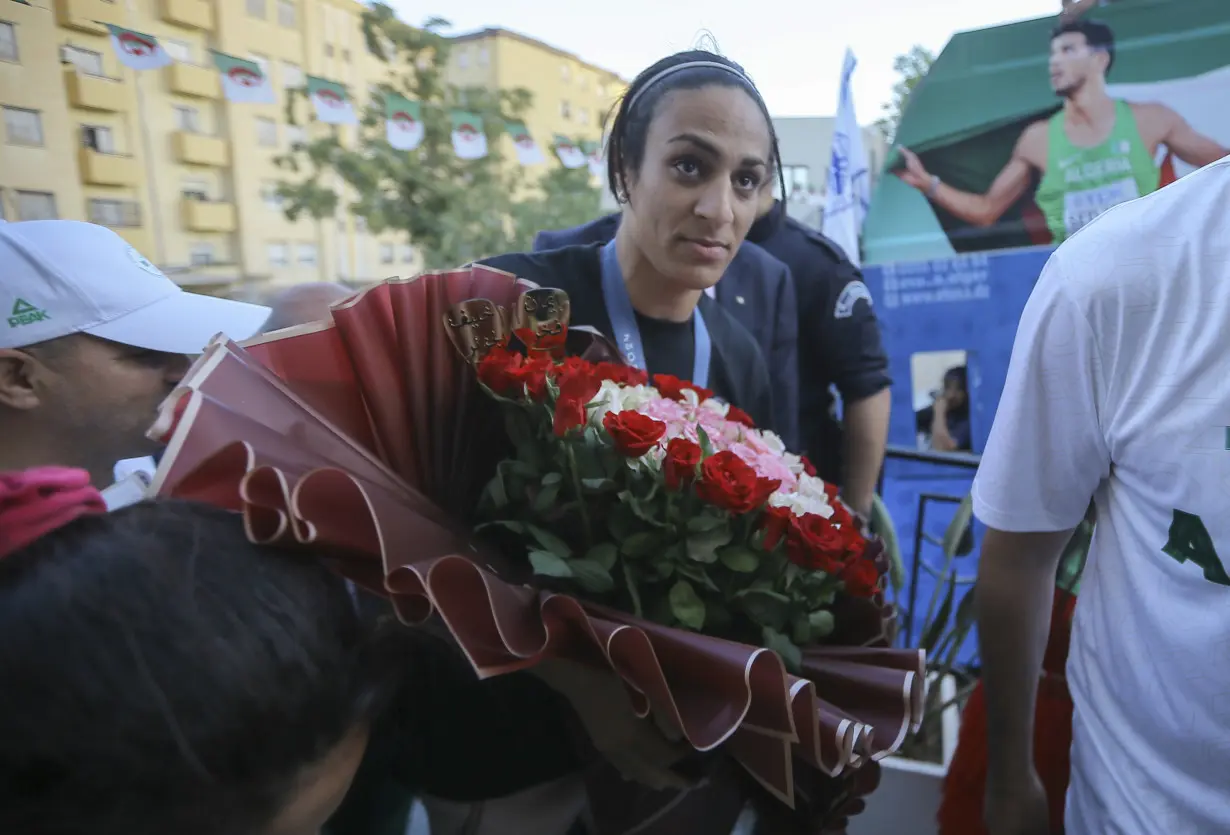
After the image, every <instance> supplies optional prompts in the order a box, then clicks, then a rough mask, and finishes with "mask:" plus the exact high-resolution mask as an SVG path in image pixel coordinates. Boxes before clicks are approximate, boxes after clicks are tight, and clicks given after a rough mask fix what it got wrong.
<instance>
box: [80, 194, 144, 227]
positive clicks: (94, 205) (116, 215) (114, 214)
mask: <svg viewBox="0 0 1230 835" xmlns="http://www.w3.org/2000/svg"><path fill="white" fill-rule="evenodd" d="M89 214H90V223H97V224H98V225H100V226H117V227H119V226H140V225H141V204H140V203H138V202H137V201H135V200H91V201H90V203H89Z"/></svg>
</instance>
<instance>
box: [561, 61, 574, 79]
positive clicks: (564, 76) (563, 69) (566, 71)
mask: <svg viewBox="0 0 1230 835" xmlns="http://www.w3.org/2000/svg"><path fill="white" fill-rule="evenodd" d="M571 75H572V73H571V72H570V71H569V69H568V65H567V64H560V65H559V77H560V78H562V79H564V80H565V81H567V80H568V79H569V77H570V76H571Z"/></svg>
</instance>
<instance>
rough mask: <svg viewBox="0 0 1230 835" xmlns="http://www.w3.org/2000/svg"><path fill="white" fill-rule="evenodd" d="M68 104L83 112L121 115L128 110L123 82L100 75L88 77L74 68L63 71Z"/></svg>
mask: <svg viewBox="0 0 1230 835" xmlns="http://www.w3.org/2000/svg"><path fill="white" fill-rule="evenodd" d="M64 87H65V89H66V91H67V92H68V103H69V104H70V105H71V106H73V107H79V108H81V109H83V110H102V111H104V112H106V113H121V112H123V111H125V110H127V109H128V90H127V89H125V87H124V82H122V81H119V80H118V79H115V78H104V77H103V76H101V75H90V74H89V73H84V72H81V71H80V70H78V69H76V68H75V67H66V68H65V69H64Z"/></svg>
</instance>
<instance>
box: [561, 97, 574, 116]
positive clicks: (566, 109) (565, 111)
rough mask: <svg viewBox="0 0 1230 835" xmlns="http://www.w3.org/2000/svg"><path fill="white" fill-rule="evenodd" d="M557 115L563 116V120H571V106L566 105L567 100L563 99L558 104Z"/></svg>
mask: <svg viewBox="0 0 1230 835" xmlns="http://www.w3.org/2000/svg"><path fill="white" fill-rule="evenodd" d="M559 115H561V116H563V117H564V118H565V119H571V118H572V105H570V104H569V103H568V100H567V99H564V100H563V101H561V102H560V103H559Z"/></svg>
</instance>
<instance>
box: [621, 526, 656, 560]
mask: <svg viewBox="0 0 1230 835" xmlns="http://www.w3.org/2000/svg"><path fill="white" fill-rule="evenodd" d="M661 545H662V535H661V534H659V533H657V532H655V531H645V532H644V533H634V534H632V536H630V537H628V538H627V539H625V540H624V541H623V542H622V543H620V545H619V550H621V551H623V552H624V553H625V554H627V555H628V556H630V557H647V556H649V555H651V554H653V553H654V552H656V551H657V550H658V549H659V548H661Z"/></svg>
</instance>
